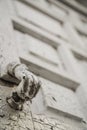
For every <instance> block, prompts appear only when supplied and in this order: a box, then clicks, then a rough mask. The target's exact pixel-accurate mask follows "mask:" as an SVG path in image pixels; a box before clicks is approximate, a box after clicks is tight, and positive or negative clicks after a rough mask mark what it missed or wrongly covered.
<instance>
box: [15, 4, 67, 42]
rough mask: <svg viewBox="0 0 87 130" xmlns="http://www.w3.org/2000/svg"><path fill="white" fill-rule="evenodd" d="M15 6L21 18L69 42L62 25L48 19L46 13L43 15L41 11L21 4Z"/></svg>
mask: <svg viewBox="0 0 87 130" xmlns="http://www.w3.org/2000/svg"><path fill="white" fill-rule="evenodd" d="M15 5H16V11H17V14H18V15H19V17H21V18H23V19H24V20H26V21H28V22H30V23H32V24H33V25H35V26H38V27H39V28H41V29H43V30H45V31H47V32H49V33H51V34H53V35H56V36H58V37H61V38H62V39H64V40H68V37H67V35H66V33H65V32H64V30H63V28H62V26H61V24H60V23H59V22H57V21H56V20H54V19H52V18H50V17H48V16H47V15H45V14H44V13H41V12H40V11H38V10H36V9H34V8H32V7H31V6H27V5H25V4H23V3H21V2H15ZM23 10H25V11H23Z"/></svg>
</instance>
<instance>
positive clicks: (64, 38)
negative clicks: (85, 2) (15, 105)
mask: <svg viewBox="0 0 87 130" xmlns="http://www.w3.org/2000/svg"><path fill="white" fill-rule="evenodd" d="M86 16H87V9H86V8H85V7H84V6H82V5H80V4H78V3H77V2H76V1H68V0H65V1H63V0H62V1H61V2H59V1H56V0H48V1H46V0H32V1H31V0H15V1H14V0H7V1H5V0H0V130H87V79H86V76H87V74H86V72H87V45H86V44H87V18H86ZM13 61H16V62H17V63H21V62H22V63H23V64H26V65H27V66H28V68H29V70H30V71H32V72H33V73H34V74H36V75H37V76H38V77H39V79H40V80H41V83H42V84H41V88H40V91H39V92H38V94H37V96H36V97H35V98H34V99H33V101H32V104H31V103H30V102H28V101H27V102H26V103H24V108H23V110H22V111H16V110H13V109H12V108H11V107H10V106H9V105H8V104H7V103H6V97H7V96H9V95H10V93H11V92H12V90H13V89H15V88H17V85H16V84H13V83H12V82H11V81H13V80H14V79H13V77H12V75H9V73H7V65H8V64H9V63H11V62H13ZM1 78H4V80H2V79H1ZM9 81H10V82H9Z"/></svg>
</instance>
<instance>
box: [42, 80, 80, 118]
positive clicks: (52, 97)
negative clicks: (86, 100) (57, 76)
mask: <svg viewBox="0 0 87 130" xmlns="http://www.w3.org/2000/svg"><path fill="white" fill-rule="evenodd" d="M40 79H41V81H42V92H43V99H44V102H45V105H46V106H44V107H47V111H49V110H50V108H51V109H53V112H54V113H55V110H57V111H59V112H60V113H63V114H65V115H67V116H69V115H70V116H71V117H72V118H73V117H76V118H78V119H79V118H82V113H81V108H80V105H79V102H78V100H77V97H76V95H75V93H74V92H73V91H71V90H69V89H67V88H64V87H63V86H61V85H59V84H55V83H53V82H51V81H49V80H46V79H43V78H40Z"/></svg>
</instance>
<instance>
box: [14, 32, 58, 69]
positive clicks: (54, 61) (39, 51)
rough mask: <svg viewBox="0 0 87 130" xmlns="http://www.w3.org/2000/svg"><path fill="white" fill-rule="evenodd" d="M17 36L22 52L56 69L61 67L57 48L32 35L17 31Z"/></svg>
mask: <svg viewBox="0 0 87 130" xmlns="http://www.w3.org/2000/svg"><path fill="white" fill-rule="evenodd" d="M15 36H16V39H17V40H18V44H19V45H20V46H19V48H21V49H19V51H20V52H21V50H23V51H24V52H25V53H26V54H27V55H28V56H29V55H32V56H33V57H35V58H37V59H39V60H41V61H43V62H46V63H48V64H51V65H53V66H55V67H58V66H60V61H59V58H58V53H57V50H56V49H55V48H53V47H52V46H50V45H48V44H47V43H44V42H42V41H40V40H38V39H36V38H34V37H32V36H30V35H27V34H23V33H20V32H18V31H15ZM29 53H30V54H29Z"/></svg>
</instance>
